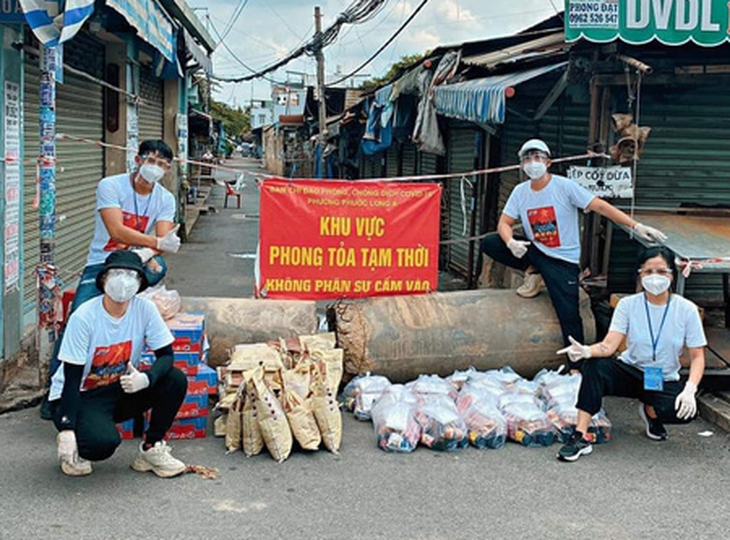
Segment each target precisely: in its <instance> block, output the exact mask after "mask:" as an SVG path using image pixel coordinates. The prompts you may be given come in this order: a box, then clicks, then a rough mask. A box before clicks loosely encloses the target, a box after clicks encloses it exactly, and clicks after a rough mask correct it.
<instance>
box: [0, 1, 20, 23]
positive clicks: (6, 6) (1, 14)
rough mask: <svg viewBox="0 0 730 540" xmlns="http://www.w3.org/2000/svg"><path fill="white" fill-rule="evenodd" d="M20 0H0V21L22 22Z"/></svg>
mask: <svg viewBox="0 0 730 540" xmlns="http://www.w3.org/2000/svg"><path fill="white" fill-rule="evenodd" d="M24 22H25V15H23V8H21V7H20V0H0V23H24Z"/></svg>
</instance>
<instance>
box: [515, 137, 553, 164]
mask: <svg viewBox="0 0 730 540" xmlns="http://www.w3.org/2000/svg"><path fill="white" fill-rule="evenodd" d="M530 150H540V151H541V152H545V153H546V154H547V155H548V157H550V148H548V145H547V144H545V141H543V140H541V139H530V140H529V141H527V142H525V144H523V145H522V148H520V151H519V152H517V156H518V157H519V158H520V159H522V157H523V156H524V155H525V154H527V152H529V151H530Z"/></svg>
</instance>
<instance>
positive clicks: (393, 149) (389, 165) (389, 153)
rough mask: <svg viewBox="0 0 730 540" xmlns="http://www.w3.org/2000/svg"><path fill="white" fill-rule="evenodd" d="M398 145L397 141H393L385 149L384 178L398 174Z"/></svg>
mask: <svg viewBox="0 0 730 540" xmlns="http://www.w3.org/2000/svg"><path fill="white" fill-rule="evenodd" d="M398 146H399V145H398V143H395V142H394V143H393V144H392V145H391V146H390V147H389V148H388V149H387V150H386V151H385V176H386V178H393V177H394V176H398V170H399V168H400V164H399V161H400V160H399V152H398Z"/></svg>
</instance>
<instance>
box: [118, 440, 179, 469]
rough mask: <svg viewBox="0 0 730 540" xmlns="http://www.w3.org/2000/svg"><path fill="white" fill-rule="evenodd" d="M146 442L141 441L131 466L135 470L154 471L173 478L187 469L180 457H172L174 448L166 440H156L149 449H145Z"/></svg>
mask: <svg viewBox="0 0 730 540" xmlns="http://www.w3.org/2000/svg"><path fill="white" fill-rule="evenodd" d="M143 444H144V443H140V445H139V451H138V452H137V456H136V457H135V458H134V461H132V465H131V467H132V468H133V469H134V470H135V471H139V472H147V471H152V472H153V473H155V474H156V475H157V476H159V477H160V478H171V477H173V476H177V475H178V474H182V473H184V472H185V469H187V465H185V464H184V463H183V462H182V461H180V460H179V459H176V458H174V457H172V454H170V450H172V449H171V448H170V447H169V446H167V443H166V442H165V441H159V442H156V443H155V445H154V446H153V447H152V448H150V449H149V450H144V449H143V446H142V445H143Z"/></svg>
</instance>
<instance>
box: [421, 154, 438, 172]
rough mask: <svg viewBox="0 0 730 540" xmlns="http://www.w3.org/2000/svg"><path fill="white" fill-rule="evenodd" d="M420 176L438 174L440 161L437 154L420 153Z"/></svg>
mask: <svg viewBox="0 0 730 540" xmlns="http://www.w3.org/2000/svg"><path fill="white" fill-rule="evenodd" d="M418 154H419V167H418V174H437V171H438V159H439V157H438V156H437V155H436V154H427V153H425V152H419V153H418Z"/></svg>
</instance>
